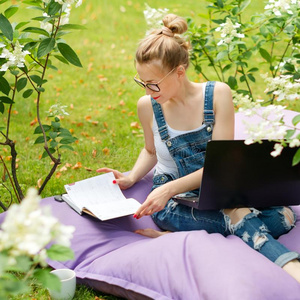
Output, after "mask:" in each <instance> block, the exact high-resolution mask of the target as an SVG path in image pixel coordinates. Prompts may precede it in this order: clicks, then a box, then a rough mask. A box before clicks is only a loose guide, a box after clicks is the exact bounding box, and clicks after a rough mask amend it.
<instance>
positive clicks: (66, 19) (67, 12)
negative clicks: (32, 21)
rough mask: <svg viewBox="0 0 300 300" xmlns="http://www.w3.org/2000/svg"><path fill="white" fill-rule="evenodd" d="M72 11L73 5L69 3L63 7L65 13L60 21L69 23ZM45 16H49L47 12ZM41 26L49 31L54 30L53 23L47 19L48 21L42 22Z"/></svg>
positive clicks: (63, 23)
mask: <svg viewBox="0 0 300 300" xmlns="http://www.w3.org/2000/svg"><path fill="white" fill-rule="evenodd" d="M70 13H71V5H69V4H68V5H66V6H65V7H63V14H62V16H61V19H60V22H59V24H60V25H65V24H69V19H70ZM43 16H44V17H49V16H48V15H47V13H43ZM40 27H41V28H42V29H44V30H46V31H48V32H49V33H51V32H52V30H53V24H52V23H50V22H47V19H46V21H43V22H40Z"/></svg>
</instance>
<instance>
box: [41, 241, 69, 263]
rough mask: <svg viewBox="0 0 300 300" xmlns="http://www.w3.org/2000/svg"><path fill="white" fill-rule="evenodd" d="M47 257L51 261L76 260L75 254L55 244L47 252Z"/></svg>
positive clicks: (67, 248)
mask: <svg viewBox="0 0 300 300" xmlns="http://www.w3.org/2000/svg"><path fill="white" fill-rule="evenodd" d="M46 251H47V255H48V257H49V258H50V259H51V260H56V261H57V260H58V261H65V260H70V259H73V258H74V252H73V251H72V250H71V249H70V248H69V247H66V246H62V245H58V244H53V245H52V246H51V247H50V248H49V249H47V250H46Z"/></svg>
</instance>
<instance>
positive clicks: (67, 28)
mask: <svg viewBox="0 0 300 300" xmlns="http://www.w3.org/2000/svg"><path fill="white" fill-rule="evenodd" d="M70 29H78V30H82V29H83V30H84V29H86V27H84V26H82V25H79V24H65V25H61V26H59V29H58V30H70Z"/></svg>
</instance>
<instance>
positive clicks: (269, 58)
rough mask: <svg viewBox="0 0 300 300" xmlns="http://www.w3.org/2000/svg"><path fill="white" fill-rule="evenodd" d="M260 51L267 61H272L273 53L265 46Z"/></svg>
mask: <svg viewBox="0 0 300 300" xmlns="http://www.w3.org/2000/svg"><path fill="white" fill-rule="evenodd" d="M259 53H260V55H261V56H262V57H263V58H264V59H265V60H266V61H267V62H271V55H270V54H269V52H268V51H267V50H265V49H264V48H260V49H259Z"/></svg>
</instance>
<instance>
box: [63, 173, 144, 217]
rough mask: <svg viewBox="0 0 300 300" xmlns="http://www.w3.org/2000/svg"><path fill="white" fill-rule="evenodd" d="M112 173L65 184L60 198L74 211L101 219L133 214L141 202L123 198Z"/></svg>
mask: <svg viewBox="0 0 300 300" xmlns="http://www.w3.org/2000/svg"><path fill="white" fill-rule="evenodd" d="M114 179H115V177H114V175H113V173H112V172H111V173H106V174H102V175H98V176H95V177H91V178H88V179H84V180H81V181H77V182H75V183H72V184H66V185H65V189H66V191H67V194H63V195H62V199H63V200H64V201H65V202H66V203H67V204H68V205H69V206H71V207H72V208H73V209H74V210H75V211H76V212H78V213H79V214H82V213H83V212H85V213H88V214H90V215H92V216H94V217H96V218H98V219H100V220H102V221H105V220H109V219H114V218H119V217H123V216H128V215H131V214H134V213H135V212H136V211H137V209H138V208H139V207H140V206H141V204H140V203H139V202H138V201H137V200H135V199H133V198H128V199H127V198H125V196H124V195H123V193H122V191H121V189H120V187H119V185H117V184H113V180H114Z"/></svg>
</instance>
